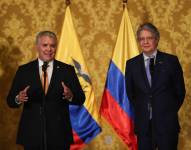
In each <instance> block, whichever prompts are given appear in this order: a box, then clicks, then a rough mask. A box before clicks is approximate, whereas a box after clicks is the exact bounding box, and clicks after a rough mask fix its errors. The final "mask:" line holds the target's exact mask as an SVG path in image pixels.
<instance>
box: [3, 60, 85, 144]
mask: <svg viewBox="0 0 191 150" xmlns="http://www.w3.org/2000/svg"><path fill="white" fill-rule="evenodd" d="M62 81H63V82H64V83H65V85H66V86H68V87H69V88H70V89H71V91H72V93H73V95H74V97H73V99H72V102H70V103H71V104H76V105H82V104H83V102H84V101H85V95H84V93H83V90H82V88H81V86H80V83H79V81H78V78H77V76H76V73H75V70H74V68H73V67H72V66H70V65H67V64H64V63H62V62H59V61H57V60H54V63H53V72H52V77H51V81H50V84H49V89H48V91H47V94H46V96H45V97H46V103H45V111H46V112H45V115H46V131H47V144H48V145H51V146H67V145H69V144H71V143H72V142H73V137H72V128H71V123H70V116H69V102H68V100H66V99H63V98H62V97H63V95H62V94H63V87H62V85H61V82H62ZM28 85H30V88H29V90H28V93H27V94H28V97H29V99H28V101H27V102H26V103H24V106H23V112H22V115H21V119H20V124H19V129H18V136H17V143H18V144H22V145H27V146H30V145H32V146H36V145H40V142H41V137H42V125H41V119H42V118H41V115H40V106H41V105H42V99H43V88H42V84H41V81H40V75H39V66H38V60H35V61H32V62H30V63H28V64H25V65H22V66H20V67H19V68H18V70H17V72H16V75H15V78H14V80H13V83H12V87H11V89H10V92H9V94H8V97H7V102H8V105H9V106H10V107H19V106H20V105H18V104H17V103H15V97H16V95H17V94H19V91H21V90H23V89H24V88H25V87H26V86H28Z"/></svg>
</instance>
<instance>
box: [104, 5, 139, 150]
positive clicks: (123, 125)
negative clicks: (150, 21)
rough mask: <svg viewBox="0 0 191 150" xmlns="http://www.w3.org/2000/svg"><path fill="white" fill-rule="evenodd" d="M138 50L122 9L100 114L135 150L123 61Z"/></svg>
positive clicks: (132, 117)
mask: <svg viewBox="0 0 191 150" xmlns="http://www.w3.org/2000/svg"><path fill="white" fill-rule="evenodd" d="M138 53H139V51H138V47H137V43H136V39H135V36H134V32H133V29H132V25H131V22H130V18H129V15H128V11H127V8H126V7H125V8H124V11H123V16H122V20H121V24H120V28H119V33H118V37H117V41H116V45H115V48H114V51H113V56H112V59H111V61H110V65H109V69H108V73H107V79H106V84H105V89H104V93H103V97H102V103H101V107H100V113H101V116H102V118H104V119H105V120H106V121H107V122H108V123H109V124H110V125H111V126H112V127H113V129H114V130H115V131H116V133H117V134H118V135H119V137H120V138H121V139H122V140H123V141H124V142H125V144H126V145H127V146H128V148H129V149H130V150H137V138H136V136H135V134H134V120H133V119H134V114H133V109H132V106H131V104H130V102H129V99H128V96H127V95H126V87H125V65H126V61H127V60H128V59H130V58H132V57H134V56H136V55H138Z"/></svg>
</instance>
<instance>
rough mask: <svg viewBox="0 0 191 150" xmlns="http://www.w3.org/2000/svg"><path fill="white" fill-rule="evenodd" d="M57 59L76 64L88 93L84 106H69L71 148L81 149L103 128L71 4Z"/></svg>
mask: <svg viewBox="0 0 191 150" xmlns="http://www.w3.org/2000/svg"><path fill="white" fill-rule="evenodd" d="M56 59H57V60H60V61H62V62H64V63H67V64H70V65H73V66H74V68H75V71H76V73H77V76H78V79H79V81H80V84H81V86H82V89H83V91H84V93H85V95H86V100H85V103H84V105H83V106H76V105H70V106H69V109H70V119H71V124H72V128H73V135H74V144H73V145H72V146H71V150H79V149H81V148H82V147H83V146H84V145H85V144H87V143H89V142H90V141H91V140H92V139H93V138H95V136H96V135H98V134H99V133H100V132H101V128H100V125H99V114H98V107H97V104H96V101H95V97H94V92H93V88H92V83H91V79H90V76H89V74H88V70H87V67H86V64H85V61H84V58H83V55H82V51H81V48H80V44H79V41H78V38H77V34H76V32H75V28H74V24H73V21H72V15H71V12H70V7H69V6H67V8H66V13H65V18H64V23H63V27H62V32H61V36H60V40H59V44H58V49H57V53H56ZM63 142H64V141H63Z"/></svg>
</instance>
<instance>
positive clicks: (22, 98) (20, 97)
mask: <svg viewBox="0 0 191 150" xmlns="http://www.w3.org/2000/svg"><path fill="white" fill-rule="evenodd" d="M29 88H30V86H29V85H28V86H26V87H25V88H24V90H22V91H20V92H19V94H18V95H17V96H16V99H17V102H19V103H23V102H27V101H28V96H27V91H28V89H29Z"/></svg>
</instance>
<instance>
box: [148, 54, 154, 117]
mask: <svg viewBox="0 0 191 150" xmlns="http://www.w3.org/2000/svg"><path fill="white" fill-rule="evenodd" d="M146 73H147V78H148V81H149V85H150V87H151V86H152V79H153V74H154V57H150V58H148V59H147V64H146ZM148 111H149V119H152V102H151V99H149V101H148Z"/></svg>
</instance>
